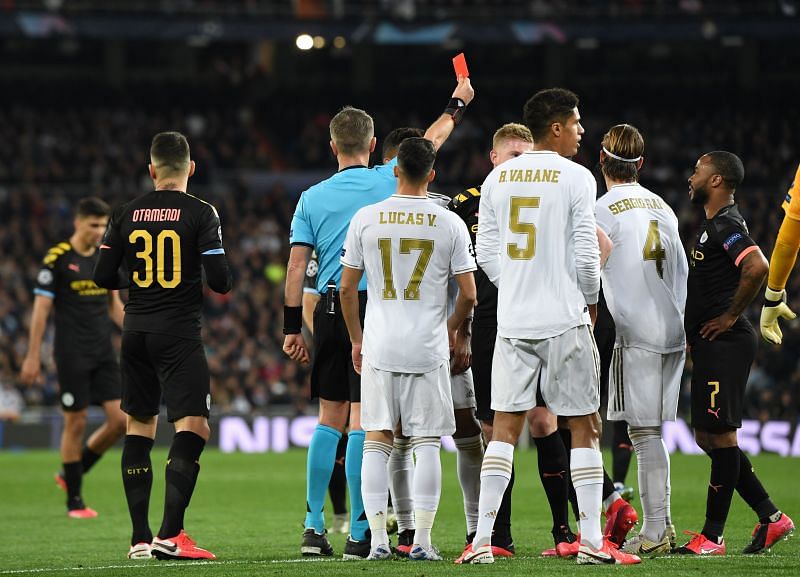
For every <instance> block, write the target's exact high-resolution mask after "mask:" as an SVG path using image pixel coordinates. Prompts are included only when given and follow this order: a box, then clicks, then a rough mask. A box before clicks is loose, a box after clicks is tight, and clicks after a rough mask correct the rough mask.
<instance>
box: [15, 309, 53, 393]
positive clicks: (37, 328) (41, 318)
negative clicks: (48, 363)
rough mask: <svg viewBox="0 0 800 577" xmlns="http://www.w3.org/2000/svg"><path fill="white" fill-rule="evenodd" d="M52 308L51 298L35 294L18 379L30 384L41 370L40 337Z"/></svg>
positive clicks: (42, 336) (42, 335) (42, 334)
mask: <svg viewBox="0 0 800 577" xmlns="http://www.w3.org/2000/svg"><path fill="white" fill-rule="evenodd" d="M52 308H53V299H51V298H50V297H47V296H44V295H36V297H35V298H34V299H33V312H32V313H31V328H30V336H29V337H28V353H27V354H26V355H25V360H23V361H22V369H21V370H20V374H19V379H20V381H22V382H23V383H24V384H26V385H28V386H30V385H32V384H34V383H35V382H37V381H38V380H39V378H40V376H41V370H42V357H41V349H42V339H43V338H44V332H45V329H46V328H47V317H48V316H50V310H51V309H52Z"/></svg>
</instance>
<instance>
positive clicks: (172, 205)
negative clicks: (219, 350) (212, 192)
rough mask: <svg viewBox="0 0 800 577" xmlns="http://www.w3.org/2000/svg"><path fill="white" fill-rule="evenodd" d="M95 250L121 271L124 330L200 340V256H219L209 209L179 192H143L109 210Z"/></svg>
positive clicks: (216, 226) (215, 219) (216, 224)
mask: <svg viewBox="0 0 800 577" xmlns="http://www.w3.org/2000/svg"><path fill="white" fill-rule="evenodd" d="M100 249H101V250H102V251H110V260H111V261H112V262H114V263H120V262H124V265H125V268H126V269H127V274H128V281H129V283H130V286H129V289H128V295H129V296H128V303H127V304H126V305H125V326H124V330H126V331H139V332H149V333H162V334H168V335H173V336H178V337H184V338H200V326H201V324H200V314H201V307H202V303H203V287H202V282H203V279H202V255H213V254H224V253H225V251H224V249H223V248H222V228H221V226H220V221H219V216H218V214H217V211H216V209H215V208H214V207H213V206H212V205H210V204H209V203H207V202H205V201H203V200H200V199H199V198H197V197H195V196H192V195H191V194H187V193H185V192H180V191H174V190H158V191H153V192H149V193H147V194H144V195H142V196H140V197H138V198H136V199H135V200H133V201H131V202H129V203H127V204H125V205H123V206H121V207H119V208H117V209H116V210H114V213H113V214H112V216H111V222H110V224H109V227H108V231H107V232H106V236H105V239H104V240H103V244H102V245H101V247H100ZM103 257H104V258H105V257H106V254H104V255H103Z"/></svg>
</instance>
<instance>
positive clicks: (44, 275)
mask: <svg viewBox="0 0 800 577" xmlns="http://www.w3.org/2000/svg"><path fill="white" fill-rule="evenodd" d="M36 281H37V282H38V283H39V284H43V285H48V284H51V283H52V282H53V273H52V272H50V270H49V269H46V268H45V269H42V270H40V271H39V276H37V277H36Z"/></svg>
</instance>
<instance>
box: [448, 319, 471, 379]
mask: <svg viewBox="0 0 800 577" xmlns="http://www.w3.org/2000/svg"><path fill="white" fill-rule="evenodd" d="M471 366H472V316H471V315H470V316H468V317H467V318H465V319H464V322H463V323H461V326H460V327H458V331H457V332H456V344H455V348H454V349H453V360H452V363H451V366H450V374H453V375H458V374H461V373H463V372H464V371H466V370H467V369H468V368H470V367H471Z"/></svg>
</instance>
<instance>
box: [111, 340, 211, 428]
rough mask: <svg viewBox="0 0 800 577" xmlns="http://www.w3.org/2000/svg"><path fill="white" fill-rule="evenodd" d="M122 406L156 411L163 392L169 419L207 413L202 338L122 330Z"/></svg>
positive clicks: (208, 397)
mask: <svg viewBox="0 0 800 577" xmlns="http://www.w3.org/2000/svg"><path fill="white" fill-rule="evenodd" d="M121 365H122V410H123V411H125V412H126V413H127V414H129V415H133V416H153V415H157V414H158V411H159V407H160V404H161V396H162V394H163V397H164V403H165V404H166V406H167V419H168V420H169V421H170V422H174V421H177V420H178V419H182V418H183V417H206V418H207V417H208V412H209V409H210V408H211V391H210V386H211V377H210V375H209V372H208V362H207V361H206V354H205V350H204V349H203V342H202V341H201V340H200V339H186V338H180V337H175V336H171V335H162V334H157V333H144V332H137V331H125V332H123V333H122V358H121Z"/></svg>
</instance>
